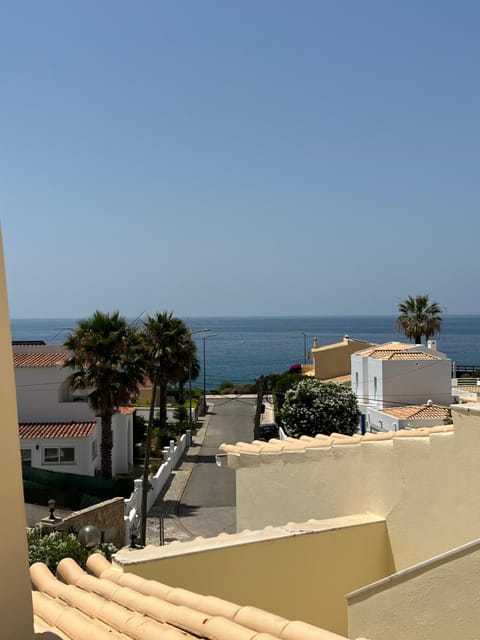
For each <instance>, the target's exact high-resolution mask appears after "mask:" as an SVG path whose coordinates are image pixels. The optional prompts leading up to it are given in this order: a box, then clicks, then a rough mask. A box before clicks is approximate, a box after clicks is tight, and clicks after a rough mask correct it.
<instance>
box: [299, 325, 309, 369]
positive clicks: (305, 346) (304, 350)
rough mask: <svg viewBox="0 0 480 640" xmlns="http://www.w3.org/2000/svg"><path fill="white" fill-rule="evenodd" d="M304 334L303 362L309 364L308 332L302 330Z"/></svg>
mask: <svg viewBox="0 0 480 640" xmlns="http://www.w3.org/2000/svg"><path fill="white" fill-rule="evenodd" d="M300 333H301V334H302V335H303V364H307V334H306V333H305V331H300Z"/></svg>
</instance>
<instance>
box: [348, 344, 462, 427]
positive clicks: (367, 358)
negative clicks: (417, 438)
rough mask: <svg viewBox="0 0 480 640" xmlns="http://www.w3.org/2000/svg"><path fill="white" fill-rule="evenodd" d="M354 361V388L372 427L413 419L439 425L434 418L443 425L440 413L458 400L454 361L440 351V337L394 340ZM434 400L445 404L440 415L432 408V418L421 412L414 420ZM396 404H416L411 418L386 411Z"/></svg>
mask: <svg viewBox="0 0 480 640" xmlns="http://www.w3.org/2000/svg"><path fill="white" fill-rule="evenodd" d="M351 362H352V390H353V391H354V392H355V394H356V395H357V398H358V404H359V407H360V411H361V413H362V416H363V418H362V420H363V426H364V427H366V429H367V430H381V431H383V430H391V429H392V428H394V429H395V424H396V425H397V427H398V426H399V425H400V424H402V426H405V425H406V424H408V421H410V426H411V427H418V426H433V425H432V424H431V420H437V422H436V423H435V424H441V422H442V418H441V417H440V414H441V413H444V409H445V408H446V407H448V406H449V405H450V404H451V402H452V384H451V367H452V363H451V360H450V358H448V357H447V356H446V355H445V354H444V353H440V352H439V351H437V349H436V342H435V341H434V340H430V341H429V342H428V345H427V346H424V345H413V344H408V343H401V342H389V343H386V344H383V345H378V346H375V347H371V348H369V349H364V350H362V351H359V352H357V353H355V354H353V355H352V356H351ZM432 405H435V406H439V407H441V408H442V410H441V411H438V412H437V413H438V418H435V417H433V414H432V411H431V410H429V411H427V412H426V413H425V412H424V414H423V415H424V419H425V420H426V422H424V423H423V424H422V422H421V420H422V418H421V417H420V416H418V417H417V419H416V423H415V424H413V422H412V421H411V420H412V419H413V414H414V413H415V412H416V411H417V412H418V411H420V409H421V408H422V407H425V406H428V407H431V406H432ZM392 407H411V408H412V407H413V408H412V416H410V418H411V419H409V418H405V420H406V421H407V422H405V420H404V418H403V417H401V416H397V418H398V419H396V418H395V417H394V416H393V415H390V416H389V414H385V415H382V412H385V411H386V410H388V409H390V408H392ZM394 413H395V412H394ZM427 414H428V417H427Z"/></svg>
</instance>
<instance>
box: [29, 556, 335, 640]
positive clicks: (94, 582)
mask: <svg viewBox="0 0 480 640" xmlns="http://www.w3.org/2000/svg"><path fill="white" fill-rule="evenodd" d="M87 567H88V570H89V571H90V572H91V573H92V574H93V575H89V574H87V573H86V572H85V571H83V570H82V569H81V568H80V567H79V566H78V565H77V564H76V563H75V561H74V560H72V559H71V558H66V559H64V560H62V561H61V562H60V564H59V565H58V569H57V576H58V577H59V578H60V580H59V579H57V578H56V577H55V576H54V575H53V574H52V573H51V572H50V571H49V570H48V568H47V567H46V565H44V564H42V563H36V564H34V565H32V566H31V567H30V576H31V580H32V584H33V587H34V589H35V591H33V593H32V596H33V611H34V620H35V630H36V631H37V632H42V631H43V632H45V631H50V632H53V633H55V634H58V635H59V637H60V638H71V639H72V640H81V639H82V640H83V639H84V638H88V639H89V640H129V639H132V640H157V639H158V640H162V639H163V638H164V639H165V640H193V639H195V638H208V639H210V640H340V639H341V638H343V636H339V635H337V634H335V633H332V632H330V631H325V630H323V629H320V628H318V627H314V626H313V625H310V624H307V623H304V622H299V621H293V622H292V621H290V620H286V619H285V618H281V617H280V616H277V615H274V614H271V613H268V612H266V611H262V610H261V609H257V608H255V607H249V606H240V605H236V604H234V603H232V602H228V601H226V600H222V599H220V598H217V597H214V596H204V595H200V594H197V593H193V592H191V591H187V590H185V589H181V588H178V587H170V586H168V585H165V584H162V583H160V582H156V581H154V580H145V579H144V578H140V577H139V576H136V575H134V574H132V573H122V572H120V571H117V570H115V569H113V568H112V566H111V565H110V563H109V562H107V560H106V559H105V558H104V557H103V556H100V555H99V554H93V555H91V556H90V557H89V559H88V562H87Z"/></svg>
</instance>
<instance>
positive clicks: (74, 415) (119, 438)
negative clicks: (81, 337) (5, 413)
mask: <svg viewBox="0 0 480 640" xmlns="http://www.w3.org/2000/svg"><path fill="white" fill-rule="evenodd" d="M67 355H68V352H67V351H66V350H65V349H64V348H63V347H62V346H61V345H31V344H26V345H18V344H14V345H13V363H14V370H15V384H16V391H17V407H18V420H19V423H20V442H21V448H22V457H23V461H24V463H27V464H30V465H31V466H33V467H39V468H43V469H48V470H51V471H66V472H68V473H79V474H85V475H94V474H95V472H96V470H97V469H99V468H100V444H101V427H100V419H99V418H98V417H97V416H95V415H94V413H93V411H92V409H91V408H90V406H89V404H88V392H87V391H72V390H71V389H70V388H69V387H68V386H67V384H66V379H67V376H68V375H69V374H70V373H71V370H70V369H68V368H65V367H64V366H63V364H64V362H65V359H66V357H67ZM133 414H134V410H133V409H131V408H128V407H127V408H122V409H121V410H120V411H119V412H118V413H116V414H115V415H114V416H113V420H112V431H113V448H112V473H113V474H119V473H128V472H129V471H130V470H131V468H132V466H133ZM54 449H56V453H55V451H54Z"/></svg>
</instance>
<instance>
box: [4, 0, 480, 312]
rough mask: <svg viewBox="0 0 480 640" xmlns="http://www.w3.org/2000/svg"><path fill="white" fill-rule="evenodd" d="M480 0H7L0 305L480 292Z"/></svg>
mask: <svg viewBox="0 0 480 640" xmlns="http://www.w3.org/2000/svg"><path fill="white" fill-rule="evenodd" d="M479 28H480V4H479V3H478V2H468V1H463V2H461V3H458V2H454V1H453V0H452V1H450V2H442V1H441V0H435V1H433V0H432V1H429V0H424V1H420V2H419V1H418V0H417V1H415V2H410V1H404V2H393V1H389V0H379V1H374V0H365V1H364V2H358V1H356V0H351V1H342V0H332V1H330V2H326V1H323V0H312V1H307V0H297V1H295V2H294V1H293V0H292V1H291V2H285V1H282V0H255V1H253V0H245V1H243V2H230V1H229V0H218V1H213V0H202V1H199V0H191V1H187V0H184V1H178V2H177V1H171V2H162V1H159V0H158V1H155V2H153V1H152V2H147V1H139V2H124V1H122V0H114V1H108V0H102V2H97V1H90V0H83V1H82V2H76V3H73V2H64V0H61V1H58V2H57V1H48V0H46V1H42V2H39V1H38V0H36V1H32V2H27V1H22V0H15V1H12V2H9V1H7V0H4V2H2V3H1V5H0V54H1V55H0V78H1V94H2V99H1V100H0V140H1V144H0V219H1V222H2V227H3V236H4V246H5V254H6V263H7V274H8V284H9V298H10V314H11V316H12V317H17V318H18V317H79V316H85V315H89V314H90V313H92V312H93V311H94V310H95V309H97V308H99V309H102V310H105V311H108V310H113V309H117V308H118V309H120V311H121V312H122V313H124V314H125V315H128V316H131V317H134V316H136V315H138V314H140V313H141V312H142V311H147V312H149V313H153V312H155V311H158V310H163V309H169V310H173V311H174V312H175V313H176V314H178V315H181V316H198V315H326V314H328V315H330V314H394V313H395V311H396V307H397V304H398V302H399V300H401V299H402V298H404V297H406V296H407V295H409V294H416V293H429V294H430V296H431V297H432V298H434V299H436V300H438V301H439V302H440V304H442V306H444V307H445V308H446V309H447V312H449V313H480V299H479V298H478V296H477V295H476V289H475V282H476V275H477V273H478V253H479V251H478V239H479V237H480V233H479V232H480V223H479V216H478V210H479V201H480V179H479V178H480V176H479V173H480V163H479V154H480V144H479V142H480V140H479V137H480V135H479V117H480V115H479V114H480V89H479V86H480V85H479V82H478V69H479V66H480V65H479V63H480V40H479V38H478V31H479Z"/></svg>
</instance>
